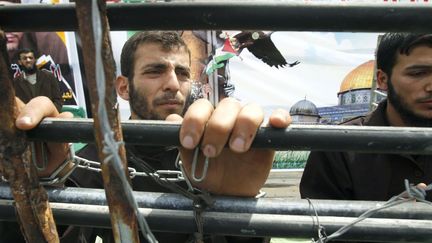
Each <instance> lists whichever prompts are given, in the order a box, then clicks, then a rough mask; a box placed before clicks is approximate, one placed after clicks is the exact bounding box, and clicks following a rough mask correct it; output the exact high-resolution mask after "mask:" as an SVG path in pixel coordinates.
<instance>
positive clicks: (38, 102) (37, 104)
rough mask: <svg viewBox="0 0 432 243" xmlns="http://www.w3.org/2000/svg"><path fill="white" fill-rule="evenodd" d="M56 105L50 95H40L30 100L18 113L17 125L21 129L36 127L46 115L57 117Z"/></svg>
mask: <svg viewBox="0 0 432 243" xmlns="http://www.w3.org/2000/svg"><path fill="white" fill-rule="evenodd" d="M58 115H59V113H58V111H57V109H56V107H55V106H54V104H53V103H52V102H51V100H50V99H49V98H48V97H45V96H38V97H36V98H34V99H32V100H30V101H29V102H28V103H27V104H26V106H24V107H23V108H22V109H21V111H20V112H19V114H18V117H17V120H16V122H15V125H16V126H17V127H18V128H19V129H23V130H29V129H32V128H34V127H35V126H36V125H37V124H39V122H40V121H41V120H42V119H43V118H44V117H57V116H58Z"/></svg>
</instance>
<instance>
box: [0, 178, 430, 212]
mask: <svg viewBox="0 0 432 243" xmlns="http://www.w3.org/2000/svg"><path fill="white" fill-rule="evenodd" d="M46 189H47V192H48V197H49V200H50V202H59V203H72V204H92V205H107V204H106V197H105V192H104V190H102V189H90V188H74V187H69V188H59V189H55V188H46ZM134 197H135V199H136V201H137V203H138V206H139V207H141V208H154V209H166V210H192V201H191V200H190V199H188V198H185V197H183V196H181V195H179V194H174V193H156V192H138V191H134ZM0 199H6V200H12V199H13V198H12V196H11V193H10V189H9V187H8V185H7V184H0ZM214 199H215V202H214V205H212V206H211V207H210V208H208V209H207V211H209V212H227V213H228V212H233V213H250V214H256V213H259V214H284V215H303V216H307V215H311V214H312V213H313V211H312V210H311V207H310V204H309V203H308V201H307V200H286V198H259V199H254V198H238V197H219V196H218V197H214ZM311 201H312V203H313V206H314V208H315V210H316V212H317V213H318V215H320V216H337V217H358V216H359V215H361V214H362V213H364V212H365V211H367V210H369V209H371V208H374V207H376V206H378V205H382V204H383V203H384V202H373V201H341V200H311ZM373 217H374V218H394V219H423V220H432V210H431V206H429V205H426V204H424V203H415V206H414V204H413V203H405V204H401V205H398V206H395V207H392V208H388V209H384V210H382V211H379V212H377V213H376V214H374V215H373Z"/></svg>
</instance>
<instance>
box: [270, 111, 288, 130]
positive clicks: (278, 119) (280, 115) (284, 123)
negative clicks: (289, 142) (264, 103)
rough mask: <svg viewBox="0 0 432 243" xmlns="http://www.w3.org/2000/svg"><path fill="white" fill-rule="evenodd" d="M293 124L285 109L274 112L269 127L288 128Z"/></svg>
mask: <svg viewBox="0 0 432 243" xmlns="http://www.w3.org/2000/svg"><path fill="white" fill-rule="evenodd" d="M291 122H292V120H291V116H290V115H289V113H288V111H286V110H284V109H276V110H274V111H273V112H272V114H271V116H270V118H269V125H270V126H272V127H274V128H286V127H288V126H289V125H290V124H291Z"/></svg>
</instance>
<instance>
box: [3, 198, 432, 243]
mask: <svg viewBox="0 0 432 243" xmlns="http://www.w3.org/2000/svg"><path fill="white" fill-rule="evenodd" d="M51 208H52V210H53V214H54V217H55V220H56V223H58V224H65V225H80V226H87V227H102V228H107V227H109V225H110V218H109V211H108V206H97V205H85V204H64V203H51ZM139 210H140V212H141V214H142V215H143V216H144V217H146V220H147V222H148V224H149V226H150V228H151V229H152V230H153V231H163V232H167V231H169V232H178V233H190V232H195V231H196V224H195V221H194V217H193V213H192V211H181V210H161V209H145V208H140V209H139ZM14 212H15V211H14V209H13V202H12V201H9V200H0V218H1V219H2V220H6V221H16V217H15V215H14ZM202 217H203V220H202V222H203V229H204V233H208V234H227V235H239V236H271V237H304V238H309V239H310V238H311V237H315V236H316V235H317V230H316V228H317V225H316V223H317V222H316V218H315V217H312V216H296V215H275V214H249V213H222V212H204V213H203V214H202ZM354 219H355V218H346V217H326V216H320V217H319V221H320V223H321V225H324V226H325V230H326V233H327V234H331V233H333V232H335V231H336V230H337V229H339V228H340V227H342V226H344V225H347V224H348V223H350V222H351V221H353V220H354ZM431 229H432V221H429V220H404V219H399V220H395V219H366V220H364V221H362V222H360V223H359V224H357V225H356V226H355V227H353V228H352V229H350V230H349V231H348V232H346V233H345V234H344V235H342V236H341V237H340V238H339V239H341V240H356V241H372V240H373V241H379V242H427V241H429V240H430V239H432V230H431Z"/></svg>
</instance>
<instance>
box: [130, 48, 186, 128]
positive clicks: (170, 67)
mask: <svg viewBox="0 0 432 243" xmlns="http://www.w3.org/2000/svg"><path fill="white" fill-rule="evenodd" d="M189 63H190V62H189V55H188V52H187V51H186V50H185V49H184V48H180V49H178V48H174V49H173V50H171V51H164V50H162V48H161V46H160V45H159V44H155V43H148V44H141V45H139V46H138V48H137V51H136V52H135V65H134V67H133V72H134V76H133V80H129V82H133V86H134V88H133V89H132V88H131V87H130V86H129V99H130V100H129V102H130V106H131V113H132V118H133V119H151V120H165V118H166V117H167V116H168V115H170V114H181V113H182V112H183V109H184V106H185V102H186V97H187V96H188V94H189V90H190V85H191V81H190V75H191V74H190V72H191V71H190V65H189Z"/></svg>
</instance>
